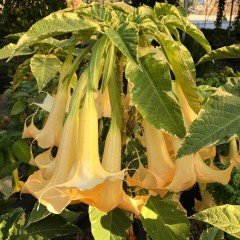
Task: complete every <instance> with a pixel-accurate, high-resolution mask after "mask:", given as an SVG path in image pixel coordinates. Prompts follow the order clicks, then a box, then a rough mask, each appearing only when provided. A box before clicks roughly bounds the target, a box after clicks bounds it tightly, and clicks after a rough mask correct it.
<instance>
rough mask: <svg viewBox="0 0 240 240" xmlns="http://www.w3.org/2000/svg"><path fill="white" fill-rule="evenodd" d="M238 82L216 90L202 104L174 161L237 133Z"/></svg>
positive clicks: (239, 120) (239, 122) (239, 121)
mask: <svg viewBox="0 0 240 240" xmlns="http://www.w3.org/2000/svg"><path fill="white" fill-rule="evenodd" d="M239 113H240V80H238V79H231V80H230V81H229V82H228V83H226V84H225V85H223V86H221V87H220V88H218V90H217V91H216V92H215V93H214V94H213V95H211V96H210V97H209V98H208V100H207V102H206V103H205V104H204V105H203V108H202V110H201V111H200V113H199V115H198V117H197V119H195V121H193V123H192V124H191V126H190V128H189V131H188V134H187V136H186V138H185V139H184V142H183V144H182V146H181V148H180V149H179V151H178V154H177V158H180V157H182V156H184V155H189V154H192V153H195V152H197V151H198V150H199V149H201V148H203V147H205V146H211V145H217V144H221V143H225V142H228V141H229V139H230V138H231V137H232V136H233V135H234V134H237V135H239V134H240V114H239Z"/></svg>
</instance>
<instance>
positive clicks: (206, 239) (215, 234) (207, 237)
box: [199, 227, 224, 240]
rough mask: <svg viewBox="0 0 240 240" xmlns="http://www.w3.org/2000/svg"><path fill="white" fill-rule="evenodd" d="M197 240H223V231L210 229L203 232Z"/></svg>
mask: <svg viewBox="0 0 240 240" xmlns="http://www.w3.org/2000/svg"><path fill="white" fill-rule="evenodd" d="M199 240H224V235H223V231H221V230H219V229H217V228H215V227H212V228H208V229H207V230H204V231H203V233H202V234H201V237H200V239H199Z"/></svg>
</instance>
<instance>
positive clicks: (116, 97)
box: [108, 69, 122, 129]
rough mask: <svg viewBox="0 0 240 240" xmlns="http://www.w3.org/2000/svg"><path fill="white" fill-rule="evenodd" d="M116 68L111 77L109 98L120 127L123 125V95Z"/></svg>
mask: <svg viewBox="0 0 240 240" xmlns="http://www.w3.org/2000/svg"><path fill="white" fill-rule="evenodd" d="M115 70H116V69H113V73H112V75H111V76H110V79H109V83H108V86H109V89H108V90H109V98H110V103H111V109H112V114H113V115H114V117H115V118H116V121H117V124H118V127H119V128H120V129H121V127H122V107H121V96H120V94H119V89H118V85H117V77H116V76H117V74H116V71H115Z"/></svg>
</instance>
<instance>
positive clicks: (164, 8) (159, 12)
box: [154, 3, 182, 21]
mask: <svg viewBox="0 0 240 240" xmlns="http://www.w3.org/2000/svg"><path fill="white" fill-rule="evenodd" d="M154 13H155V15H156V17H157V18H158V19H159V20H160V19H161V18H162V17H164V16H169V15H173V16H175V17H177V18H178V19H179V20H180V21H182V16H181V14H180V12H179V10H178V9H177V8H176V7H175V6H173V5H171V4H168V3H156V4H155V6H154Z"/></svg>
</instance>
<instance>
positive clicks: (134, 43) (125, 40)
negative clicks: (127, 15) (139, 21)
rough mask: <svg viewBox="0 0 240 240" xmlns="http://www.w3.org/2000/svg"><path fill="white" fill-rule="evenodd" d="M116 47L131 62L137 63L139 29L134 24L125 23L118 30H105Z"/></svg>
mask: <svg viewBox="0 0 240 240" xmlns="http://www.w3.org/2000/svg"><path fill="white" fill-rule="evenodd" d="M104 30H105V33H106V35H107V36H108V38H109V39H110V40H111V41H112V42H113V43H114V44H115V46H116V47H117V48H118V49H119V50H120V51H121V52H122V53H123V54H124V55H125V56H126V57H127V58H128V59H129V60H131V61H135V62H137V47H138V29H137V27H136V26H135V25H134V24H133V23H124V24H122V25H121V26H120V27H119V28H118V29H117V30H114V29H111V28H105V29H104Z"/></svg>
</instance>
